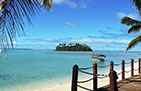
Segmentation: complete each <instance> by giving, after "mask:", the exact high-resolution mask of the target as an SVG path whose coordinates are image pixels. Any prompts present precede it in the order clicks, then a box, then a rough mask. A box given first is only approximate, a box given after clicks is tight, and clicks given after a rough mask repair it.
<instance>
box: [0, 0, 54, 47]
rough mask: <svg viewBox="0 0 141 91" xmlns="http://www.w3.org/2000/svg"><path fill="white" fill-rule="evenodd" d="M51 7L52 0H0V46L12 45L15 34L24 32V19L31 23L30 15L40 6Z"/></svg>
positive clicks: (37, 10) (38, 9)
mask: <svg viewBox="0 0 141 91" xmlns="http://www.w3.org/2000/svg"><path fill="white" fill-rule="evenodd" d="M42 6H43V7H44V8H47V9H48V10H50V9H52V8H53V7H52V0H1V2H0V47H1V49H5V48H9V41H10V44H11V45H10V46H12V47H13V41H15V39H16V36H17V35H21V34H24V25H25V21H28V22H29V23H30V24H31V17H32V16H33V15H35V12H39V11H40V10H41V7H42Z"/></svg>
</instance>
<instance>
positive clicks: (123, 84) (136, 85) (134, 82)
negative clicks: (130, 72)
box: [97, 74, 141, 91]
mask: <svg viewBox="0 0 141 91" xmlns="http://www.w3.org/2000/svg"><path fill="white" fill-rule="evenodd" d="M117 85H118V90H119V91H141V74H139V75H135V76H134V77H130V78H127V79H125V80H122V81H119V82H118V84H117ZM97 91H109V85H108V86H104V87H102V88H99V89H98V90H97Z"/></svg>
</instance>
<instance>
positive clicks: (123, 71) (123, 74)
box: [122, 60, 125, 80]
mask: <svg viewBox="0 0 141 91" xmlns="http://www.w3.org/2000/svg"><path fill="white" fill-rule="evenodd" d="M123 79H125V61H124V60H122V80H123Z"/></svg>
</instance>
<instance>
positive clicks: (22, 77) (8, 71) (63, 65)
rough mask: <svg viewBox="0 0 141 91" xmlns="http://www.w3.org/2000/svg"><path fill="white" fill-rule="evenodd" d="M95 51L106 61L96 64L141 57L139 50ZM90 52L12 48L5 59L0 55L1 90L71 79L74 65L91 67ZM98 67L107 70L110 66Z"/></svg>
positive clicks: (103, 71)
mask: <svg viewBox="0 0 141 91" xmlns="http://www.w3.org/2000/svg"><path fill="white" fill-rule="evenodd" d="M94 53H99V54H104V55H106V56H107V57H106V60H105V62H98V65H107V64H109V62H110V61H111V60H112V61H114V63H120V62H121V60H122V59H125V60H126V61H130V59H131V58H134V59H135V60H137V59H138V58H139V57H140V55H139V52H128V53H125V52H121V51H118V52H114V51H95V52H94ZM91 54H92V52H60V51H47V50H11V51H10V52H9V53H8V58H7V60H5V59H4V56H2V54H1V58H0V89H3V88H9V87H12V86H17V85H18V86H20V85H24V84H29V83H36V82H41V81H47V82H55V81H56V80H61V79H65V78H66V79H69V80H70V79H71V73H72V67H73V65H74V64H77V65H79V67H90V66H92V62H91V61H90V56H91ZM119 68H120V67H116V69H119ZM98 70H99V72H101V73H106V72H108V71H109V68H105V69H98ZM80 75H81V74H80ZM0 91H1V90H0Z"/></svg>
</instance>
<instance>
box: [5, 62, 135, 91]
mask: <svg viewBox="0 0 141 91" xmlns="http://www.w3.org/2000/svg"><path fill="white" fill-rule="evenodd" d="M137 68H138V62H137V63H135V64H134V69H137ZM125 70H126V71H129V70H131V67H130V66H129V67H126V68H125ZM119 72H121V70H118V71H117V73H119ZM135 74H138V71H134V75H135ZM130 76H131V72H129V73H126V74H125V78H128V77H130ZM118 77H119V79H118V81H119V80H121V75H119V76H118ZM89 78H91V77H89ZM89 78H87V79H89ZM87 79H79V80H87ZM108 84H109V77H107V78H104V79H98V87H102V86H105V85H108ZM79 85H81V86H84V87H87V88H90V89H93V81H90V82H88V83H81V84H79ZM51 86H53V87H51ZM3 91H71V81H70V82H62V83H60V84H58V85H56V86H54V85H53V84H50V86H48V84H46V83H43V84H31V85H27V86H25V85H24V86H23V87H21V86H19V87H16V88H9V89H7V90H3ZM78 91H85V90H83V89H81V88H79V87H78Z"/></svg>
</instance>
